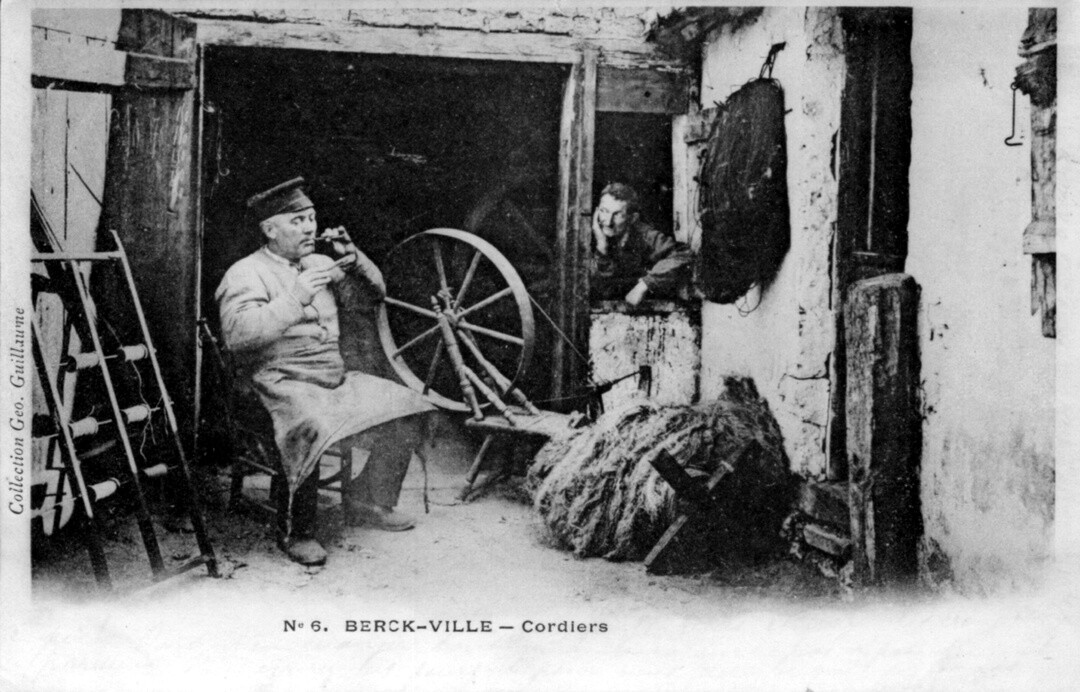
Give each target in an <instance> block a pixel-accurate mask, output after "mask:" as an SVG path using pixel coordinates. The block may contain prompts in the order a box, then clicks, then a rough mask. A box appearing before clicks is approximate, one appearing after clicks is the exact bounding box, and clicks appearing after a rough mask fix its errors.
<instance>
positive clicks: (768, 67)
mask: <svg viewBox="0 0 1080 692" xmlns="http://www.w3.org/2000/svg"><path fill="white" fill-rule="evenodd" d="M786 45H787V41H782V42H780V43H774V44H772V47H771V48H769V55H768V56H766V58H765V62H764V64H762V66H761V72H759V73H758V79H766V73H768V77H767V78H768V79H772V68H773V65H774V64H775V63H776V54H777V53H779V52H780V51H782V50H783V49H784V46H786Z"/></svg>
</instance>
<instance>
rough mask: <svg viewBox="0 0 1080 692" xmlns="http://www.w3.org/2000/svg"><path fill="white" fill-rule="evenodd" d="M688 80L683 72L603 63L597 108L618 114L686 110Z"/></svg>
mask: <svg viewBox="0 0 1080 692" xmlns="http://www.w3.org/2000/svg"><path fill="white" fill-rule="evenodd" d="M686 107H687V93H686V82H685V79H684V77H683V74H682V73H680V72H661V71H659V70H651V69H640V68H617V67H611V66H606V65H605V66H601V67H600V69H599V73H598V75H597V84H596V110H598V111H604V112H614V113H667V114H671V115H676V114H679V113H685V112H686V109H687V108H686Z"/></svg>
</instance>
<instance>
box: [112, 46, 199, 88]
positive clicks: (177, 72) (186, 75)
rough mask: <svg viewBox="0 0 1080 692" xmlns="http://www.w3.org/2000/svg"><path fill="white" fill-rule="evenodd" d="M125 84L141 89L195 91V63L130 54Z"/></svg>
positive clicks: (128, 55) (192, 61) (178, 59)
mask: <svg viewBox="0 0 1080 692" xmlns="http://www.w3.org/2000/svg"><path fill="white" fill-rule="evenodd" d="M124 83H125V85H126V86H130V87H138V88H139V89H193V88H195V61H194V60H182V59H180V58H162V57H158V56H156V55H143V54H139V53H128V54H127V69H126V70H125V72H124Z"/></svg>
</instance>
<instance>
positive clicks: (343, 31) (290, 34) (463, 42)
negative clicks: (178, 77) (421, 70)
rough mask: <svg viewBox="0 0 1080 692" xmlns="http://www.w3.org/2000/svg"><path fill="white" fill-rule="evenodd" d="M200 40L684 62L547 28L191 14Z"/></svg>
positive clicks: (647, 48) (471, 55)
mask: <svg viewBox="0 0 1080 692" xmlns="http://www.w3.org/2000/svg"><path fill="white" fill-rule="evenodd" d="M189 16H191V18H192V19H194V20H195V22H196V24H197V26H198V32H197V36H198V41H199V42H200V43H204V44H210V45H218V46H244V47H251V48H296V49H307V50H322V51H345V52H353V53H372V54H395V55H418V56H426V57H432V58H464V59H473V60H504V61H524V62H550V63H576V62H577V61H578V60H580V58H581V52H582V50H583V49H585V48H587V47H592V48H593V49H595V50H598V51H599V53H600V61H601V62H602V64H604V65H610V66H614V67H625V68H656V69H666V70H677V69H681V68H682V64H681V63H678V62H674V61H672V60H670V59H669V58H667V57H665V56H663V55H662V54H661V53H659V51H657V49H656V47H655V46H653V45H651V44H648V43H645V42H644V41H641V40H629V39H607V40H604V39H583V38H578V37H573V36H565V35H556V34H544V33H528V32H519V33H510V32H501V33H500V32H486V33H485V32H483V31H471V30H460V29H440V28H437V27H435V28H430V27H425V28H420V29H418V28H405V27H402V28H390V27H381V26H380V27H373V26H365V25H362V24H356V23H348V22H344V21H342V22H338V23H330V22H326V23H297V22H266V21H245V20H238V19H225V18H220V17H202V16H199V15H196V14H192V15H189Z"/></svg>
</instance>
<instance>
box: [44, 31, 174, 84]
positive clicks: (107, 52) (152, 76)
mask: <svg viewBox="0 0 1080 692" xmlns="http://www.w3.org/2000/svg"><path fill="white" fill-rule="evenodd" d="M32 64H33V67H32V69H31V74H32V76H34V77H37V78H39V79H55V80H62V81H66V82H76V83H82V84H93V85H97V86H102V87H111V88H120V87H124V86H133V87H138V88H140V89H191V88H192V87H194V85H195V63H194V62H193V61H191V60H183V59H179V58H163V57H159V56H156V55H145V54H139V53H125V52H124V51H119V50H113V49H112V48H104V47H100V46H97V47H95V46H80V45H78V44H75V43H67V42H60V41H50V40H45V39H41V38H38V37H35V38H34V41H33V63H32Z"/></svg>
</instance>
